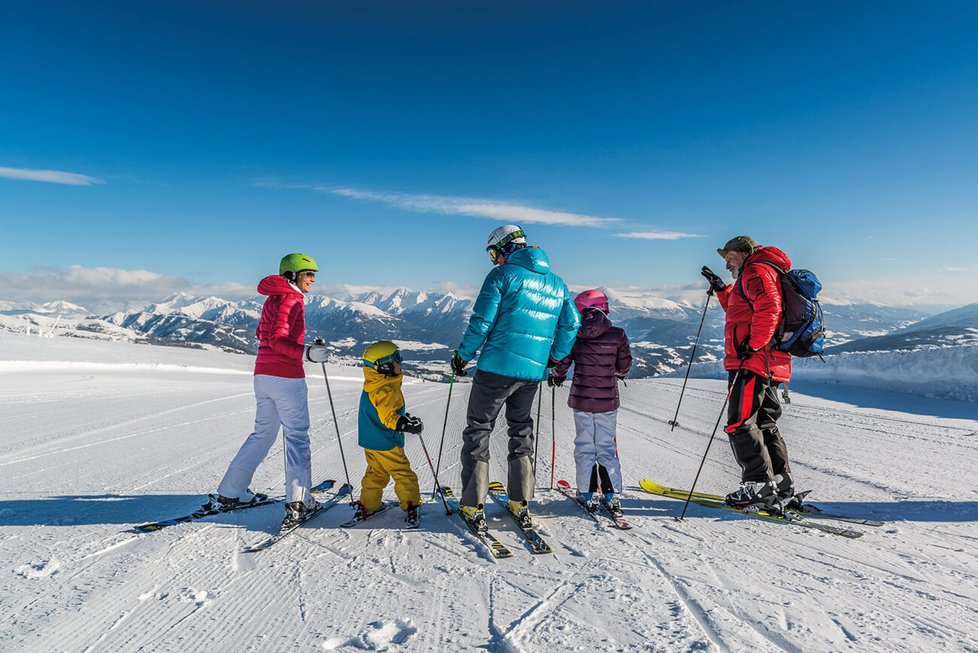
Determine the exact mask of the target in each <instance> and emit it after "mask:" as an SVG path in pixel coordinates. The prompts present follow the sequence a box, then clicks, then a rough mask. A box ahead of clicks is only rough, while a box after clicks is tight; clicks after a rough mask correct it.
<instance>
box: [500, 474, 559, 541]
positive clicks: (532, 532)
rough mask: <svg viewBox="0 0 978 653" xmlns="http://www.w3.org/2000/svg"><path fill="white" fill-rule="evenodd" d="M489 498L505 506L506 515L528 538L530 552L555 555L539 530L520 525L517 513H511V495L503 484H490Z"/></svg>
mask: <svg viewBox="0 0 978 653" xmlns="http://www.w3.org/2000/svg"><path fill="white" fill-rule="evenodd" d="M489 496H491V497H492V498H493V500H495V501H496V503H498V504H500V505H502V506H503V508H505V509H506V513H507V514H508V515H509V516H510V517H512V518H513V521H514V522H516V525H517V526H518V527H519V529H520V530H521V531H523V535H524V537H526V542H527V544H529V545H530V550H531V551H532V552H533V553H538V554H539V553H553V552H554V550H553V547H552V546H550V545H549V544H547V541H546V540H544V539H543V537H542V536H541V535H540V533H538V532H537V529H536V528H534V527H533V526H532V525H530V526H524V525H523V524H521V523H520V520H519V519H518V518H517V516H516V513H514V512H512V511H510V509H509V495H507V494H506V488H505V487H503V484H502V483H499V482H493V483H490V484H489Z"/></svg>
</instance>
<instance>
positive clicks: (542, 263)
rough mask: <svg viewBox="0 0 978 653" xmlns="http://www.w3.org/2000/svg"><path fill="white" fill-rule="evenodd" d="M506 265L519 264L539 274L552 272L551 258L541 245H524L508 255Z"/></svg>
mask: <svg viewBox="0 0 978 653" xmlns="http://www.w3.org/2000/svg"><path fill="white" fill-rule="evenodd" d="M506 265H518V266H520V267H521V268H526V269H527V270H529V271H531V272H536V273H537V274H547V273H548V272H550V259H549V258H548V257H547V253H546V252H544V251H543V250H542V249H540V248H539V247H524V248H523V249H518V250H516V251H515V252H513V253H512V254H510V255H509V256H507V257H506Z"/></svg>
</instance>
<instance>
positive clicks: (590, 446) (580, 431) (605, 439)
mask: <svg viewBox="0 0 978 653" xmlns="http://www.w3.org/2000/svg"><path fill="white" fill-rule="evenodd" d="M617 423H618V411H617V410H612V411H610V412H607V413H585V412H582V411H578V410H575V411H574V426H575V427H576V429H577V437H576V438H574V462H575V463H577V490H578V491H579V492H587V491H588V490H589V489H590V485H591V474H592V473H593V472H594V464H595V463H598V464H600V465H601V466H602V467H604V468H605V471H607V472H608V479H609V480H610V481H611V485H612V487H614V489H615V492H616V493H619V492H621V463H620V462H619V461H618V443H617V442H616V441H615V433H616V431H617Z"/></svg>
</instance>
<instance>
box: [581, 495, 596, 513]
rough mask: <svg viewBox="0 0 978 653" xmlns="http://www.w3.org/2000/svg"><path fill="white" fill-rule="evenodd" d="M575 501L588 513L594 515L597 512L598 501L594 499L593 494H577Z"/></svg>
mask: <svg viewBox="0 0 978 653" xmlns="http://www.w3.org/2000/svg"><path fill="white" fill-rule="evenodd" d="M577 500H578V501H580V502H581V505H582V506H584V509H585V510H587V511H588V512H590V513H595V512H597V511H598V500H597V499H596V498H595V496H594V492H578V493H577Z"/></svg>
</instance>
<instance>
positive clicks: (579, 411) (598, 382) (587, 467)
mask: <svg viewBox="0 0 978 653" xmlns="http://www.w3.org/2000/svg"><path fill="white" fill-rule="evenodd" d="M574 305H575V306H577V310H579V311H580V312H581V329H580V331H578V332H577V341H576V342H575V343H574V347H573V349H571V353H570V356H568V357H567V358H565V359H564V360H562V361H561V362H560V363H559V364H558V365H557V366H556V367H554V369H553V371H552V372H551V374H550V379H549V383H550V386H551V387H555V386H559V385H561V384H562V383H563V382H564V380H565V379H566V378H567V376H566V375H567V370H568V369H569V368H570V366H571V363H572V362H573V363H574V377H573V379H572V382H571V389H570V399H568V401H567V404H568V405H569V406H570V407H571V408H573V409H574V425H575V427H576V429H577V437H576V438H575V440H574V461H575V462H576V463H577V492H578V496H579V497H580V498H581V499H582V500H583V501H585V502H586V503H587V504H588V505H589V507H590V508H593V509H597V500H596V499H595V493H596V492H597V491H598V490H599V489H600V491H601V494H602V495H603V497H602V499H603V500H604V501H605V502H606V503H607V504H608V506H609V508H611V509H612V510H614V511H615V512H618V511H619V510H620V507H619V498H618V495H619V494H621V487H622V483H621V464H620V463H619V461H618V444H617V442H616V439H615V434H616V431H617V421H618V406H619V403H620V402H619V399H618V379H623V378H625V375H627V374H628V370H629V369H630V368H631V366H632V351H631V348H630V347H629V345H628V336H626V335H625V332H624V331H623V330H621V329H620V328H618V327H615V326H612V325H611V320H609V319H608V298H607V296H605V294H604V293H603V292H601V291H600V290H585V291H584V292H582V293H581V294H580V295H578V296H577V297H576V298H574Z"/></svg>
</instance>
